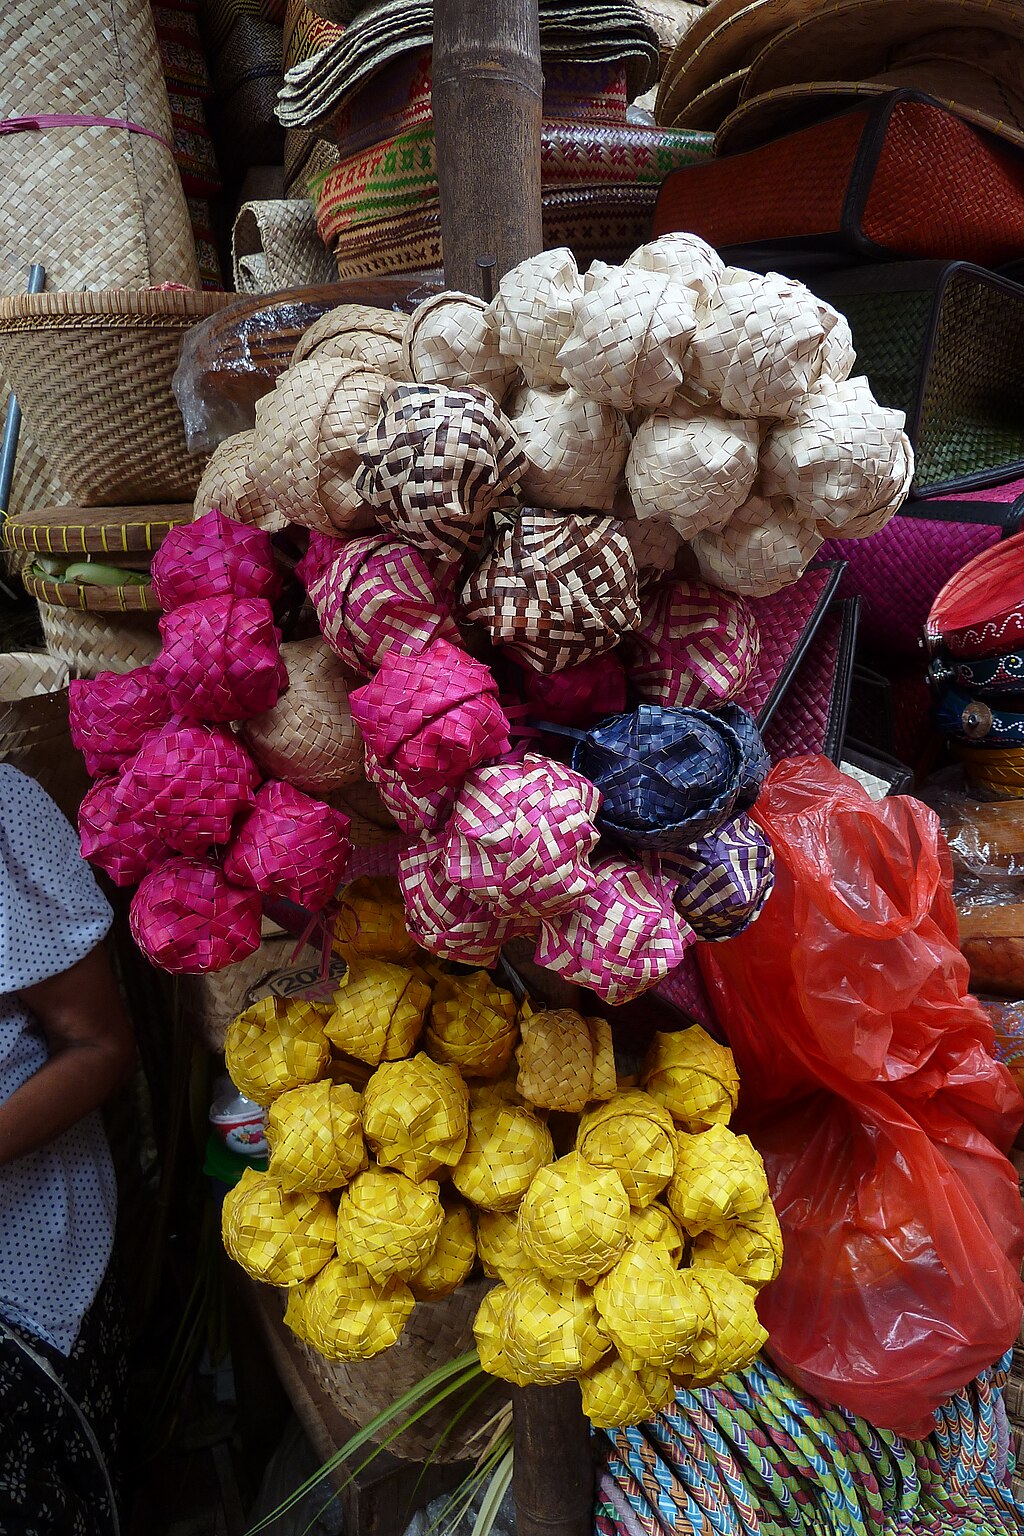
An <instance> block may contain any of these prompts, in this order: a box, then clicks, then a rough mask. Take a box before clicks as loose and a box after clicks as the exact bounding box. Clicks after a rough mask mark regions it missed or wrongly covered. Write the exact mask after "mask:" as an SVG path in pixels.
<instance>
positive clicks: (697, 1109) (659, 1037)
mask: <svg viewBox="0 0 1024 1536" xmlns="http://www.w3.org/2000/svg"><path fill="white" fill-rule="evenodd" d="M640 1085H641V1087H642V1088H644V1089H645V1090H646V1091H647V1092H648V1093H649V1094H650V1095H651V1097H652V1098H655V1099H657V1100H658V1101H659V1103H661V1104H664V1106H665V1108H666V1109H667V1110H668V1112H669V1114H670V1115H671V1116H672V1119H673V1120H674V1121H675V1122H676V1124H677V1125H680V1126H682V1128H683V1129H684V1130H686V1131H690V1132H694V1131H701V1130H706V1129H707V1128H708V1127H709V1126H712V1125H727V1124H728V1123H729V1121H730V1120H731V1119H732V1116H733V1112H734V1111H735V1109H736V1103H737V1100H738V1098H739V1091H740V1080H739V1074H738V1073H737V1071H736V1063H735V1061H734V1060H733V1054H732V1052H731V1051H730V1050H729V1048H728V1046H725V1045H719V1043H718V1041H717V1040H713V1039H712V1038H711V1036H710V1035H709V1034H708V1032H707V1030H706V1029H702V1028H701V1026H700V1025H699V1024H694V1025H692V1026H691V1028H689V1029H682V1030H679V1031H678V1032H675V1033H672V1034H665V1033H658V1034H656V1035H655V1036H654V1039H653V1040H652V1041H651V1044H650V1047H649V1049H648V1052H647V1056H646V1057H645V1059H644V1063H643V1068H642V1070H641V1073H640Z"/></svg>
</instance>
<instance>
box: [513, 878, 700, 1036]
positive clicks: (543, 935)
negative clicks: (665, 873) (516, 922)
mask: <svg viewBox="0 0 1024 1536" xmlns="http://www.w3.org/2000/svg"><path fill="white" fill-rule="evenodd" d="M594 874H595V876H596V881H595V885H594V889H593V891H591V893H590V894H589V895H588V896H584V898H583V900H582V901H581V902H580V904H579V905H578V906H577V907H574V908H573V909H572V910H571V911H569V912H563V913H561V914H559V915H558V916H557V917H551V918H546V919H545V920H544V921H543V922H542V923H541V925H540V939H539V941H538V944H537V953H536V957H535V958H536V961H537V964H538V965H542V966H546V967H547V969H548V970H550V971H557V973H558V974H559V975H560V976H564V977H565V979H566V980H567V981H573V982H576V983H577V985H578V986H581V987H588V988H589V989H590V991H591V992H596V994H597V996H598V997H599V998H601V1000H602V1001H603V1002H606V1003H609V1004H611V1005H613V1006H614V1005H616V1004H618V1003H628V1002H631V1001H632V999H633V998H634V997H639V996H640V994H641V993H642V992H646V991H647V989H648V987H653V986H656V985H657V983H658V982H659V981H663V980H664V979H665V977H666V976H668V975H669V973H670V972H671V971H674V970H675V968H676V966H677V965H678V964H679V963H680V961H681V960H682V958H683V955H684V954H685V952H686V950H687V948H688V947H689V945H691V944H692V943H693V942H694V934H693V932H692V930H691V929H690V928H689V927H688V926H687V925H686V923H684V922H683V921H682V919H681V918H679V917H678V916H677V914H676V911H675V908H674V906H673V903H672V893H673V882H672V881H671V880H667V879H664V878H662V877H659V876H656V875H652V874H648V872H647V871H646V870H645V869H642V868H641V867H640V866H639V865H638V864H634V863H632V862H631V861H630V860H629V859H620V858H613V859H608V860H606V861H605V863H604V864H602V865H600V866H599V868H597V869H595V871H594Z"/></svg>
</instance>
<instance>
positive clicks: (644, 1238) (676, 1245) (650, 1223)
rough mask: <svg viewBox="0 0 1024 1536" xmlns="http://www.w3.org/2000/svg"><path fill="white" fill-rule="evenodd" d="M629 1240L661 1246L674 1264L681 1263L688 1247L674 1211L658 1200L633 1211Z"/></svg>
mask: <svg viewBox="0 0 1024 1536" xmlns="http://www.w3.org/2000/svg"><path fill="white" fill-rule="evenodd" d="M629 1241H630V1242H631V1243H649V1244H651V1245H652V1246H653V1247H655V1248H661V1249H662V1250H663V1251H664V1252H665V1253H666V1254H667V1255H668V1258H669V1259H670V1261H671V1263H672V1264H673V1265H678V1264H679V1262H680V1260H681V1259H682V1257H683V1250H684V1249H685V1247H686V1237H685V1236H684V1234H683V1231H682V1229H681V1228H680V1227H679V1226H678V1224H677V1223H676V1219H675V1217H674V1216H673V1215H672V1212H671V1211H670V1210H669V1209H668V1207H667V1206H664V1205H662V1204H661V1202H660V1201H657V1200H656V1201H654V1202H653V1203H652V1204H651V1205H645V1206H644V1207H643V1208H642V1210H639V1211H634V1212H633V1214H632V1216H631V1217H630V1220H629Z"/></svg>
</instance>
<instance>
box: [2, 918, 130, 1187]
mask: <svg viewBox="0 0 1024 1536" xmlns="http://www.w3.org/2000/svg"><path fill="white" fill-rule="evenodd" d="M18 995H19V997H20V998H21V1000H22V1001H23V1002H24V1004H25V1006H26V1008H28V1009H29V1010H30V1011H31V1013H32V1014H33V1015H34V1017H35V1019H36V1021H37V1022H38V1025H39V1028H40V1030H41V1031H42V1034H43V1038H44V1039H45V1041H46V1045H47V1049H48V1051H49V1060H48V1061H47V1062H46V1064H45V1066H43V1067H40V1069H39V1071H38V1072H36V1073H35V1075H34V1076H33V1077H30V1078H29V1080H28V1082H26V1083H23V1084H22V1086H21V1087H20V1088H18V1089H16V1090H15V1091H14V1093H12V1094H11V1096H10V1098H9V1099H7V1100H6V1101H5V1102H4V1103H3V1104H0V1165H3V1164H4V1163H9V1162H10V1161H11V1160H12V1159H13V1158H16V1157H23V1156H24V1155H25V1153H27V1152H34V1151H36V1149H37V1148H39V1147H43V1146H45V1145H46V1144H47V1142H50V1141H53V1140H54V1138H55V1137H57V1136H59V1135H60V1134H61V1133H62V1132H63V1131H66V1130H67V1129H68V1127H69V1126H72V1125H74V1124H75V1122H76V1121H77V1120H81V1119H82V1117H83V1115H87V1114H88V1113H89V1111H90V1110H92V1109H97V1108H98V1107H99V1105H101V1104H102V1103H103V1101H104V1100H105V1099H107V1098H109V1096H110V1095H111V1094H112V1093H113V1092H114V1090H115V1089H116V1088H119V1087H120V1086H121V1085H122V1083H124V1082H126V1081H127V1079H128V1078H129V1077H130V1075H131V1072H132V1070H133V1067H134V1064H135V1040H134V1037H133V1035H132V1028H131V1024H130V1023H129V1021H128V1016H127V1014H126V1013H125V1010H124V1004H123V1003H122V1001H121V994H120V992H119V991H118V987H117V982H116V980H115V979H114V973H113V970H112V969H111V966H110V961H109V960H108V958H107V954H106V950H105V949H104V947H103V945H102V944H99V945H97V946H96V948H95V949H93V950H91V951H90V953H89V954H88V955H86V957H85V959H84V960H79V962H78V963H77V965H73V966H72V967H71V969H70V970H67V971H62V972H61V974H60V975H59V976H53V977H51V978H50V979H49V980H48V981H40V982H38V983H36V985H35V986H31V987H24V988H22V990H21V991H20V992H19V994H18Z"/></svg>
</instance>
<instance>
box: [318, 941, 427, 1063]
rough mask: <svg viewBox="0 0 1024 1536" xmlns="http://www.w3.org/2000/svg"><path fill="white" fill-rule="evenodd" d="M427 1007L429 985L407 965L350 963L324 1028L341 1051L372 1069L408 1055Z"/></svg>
mask: <svg viewBox="0 0 1024 1536" xmlns="http://www.w3.org/2000/svg"><path fill="white" fill-rule="evenodd" d="M429 1006H430V985H429V983H428V982H427V981H426V980H425V979H424V978H423V976H422V975H420V974H418V973H417V972H416V971H413V970H410V968H409V967H408V966H406V965H395V964H392V962H391V961H389V960H373V959H360V960H353V961H352V962H350V964H349V967H348V970H347V971H346V972H345V975H344V976H343V978H342V981H341V984H340V986H339V987H338V990H337V992H335V994H334V1002H333V1009H332V1011H331V1012H330V1014H329V1016H328V1017H327V1019H326V1021H325V1024H324V1029H325V1031H326V1033H327V1038H328V1039H329V1040H330V1042H331V1044H332V1045H335V1046H337V1048H338V1050H339V1051H344V1052H345V1054H346V1055H348V1056H354V1057H355V1058H356V1060H357V1061H365V1062H367V1063H368V1064H369V1065H370V1066H371V1067H376V1066H378V1065H379V1064H380V1062H382V1061H400V1060H401V1059H402V1058H403V1057H405V1056H409V1055H411V1054H412V1052H413V1050H414V1049H415V1047H416V1042H417V1040H418V1039H419V1037H420V1031H421V1030H422V1028H423V1020H424V1019H425V1017H426V1013H427V1009H428V1008H429Z"/></svg>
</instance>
